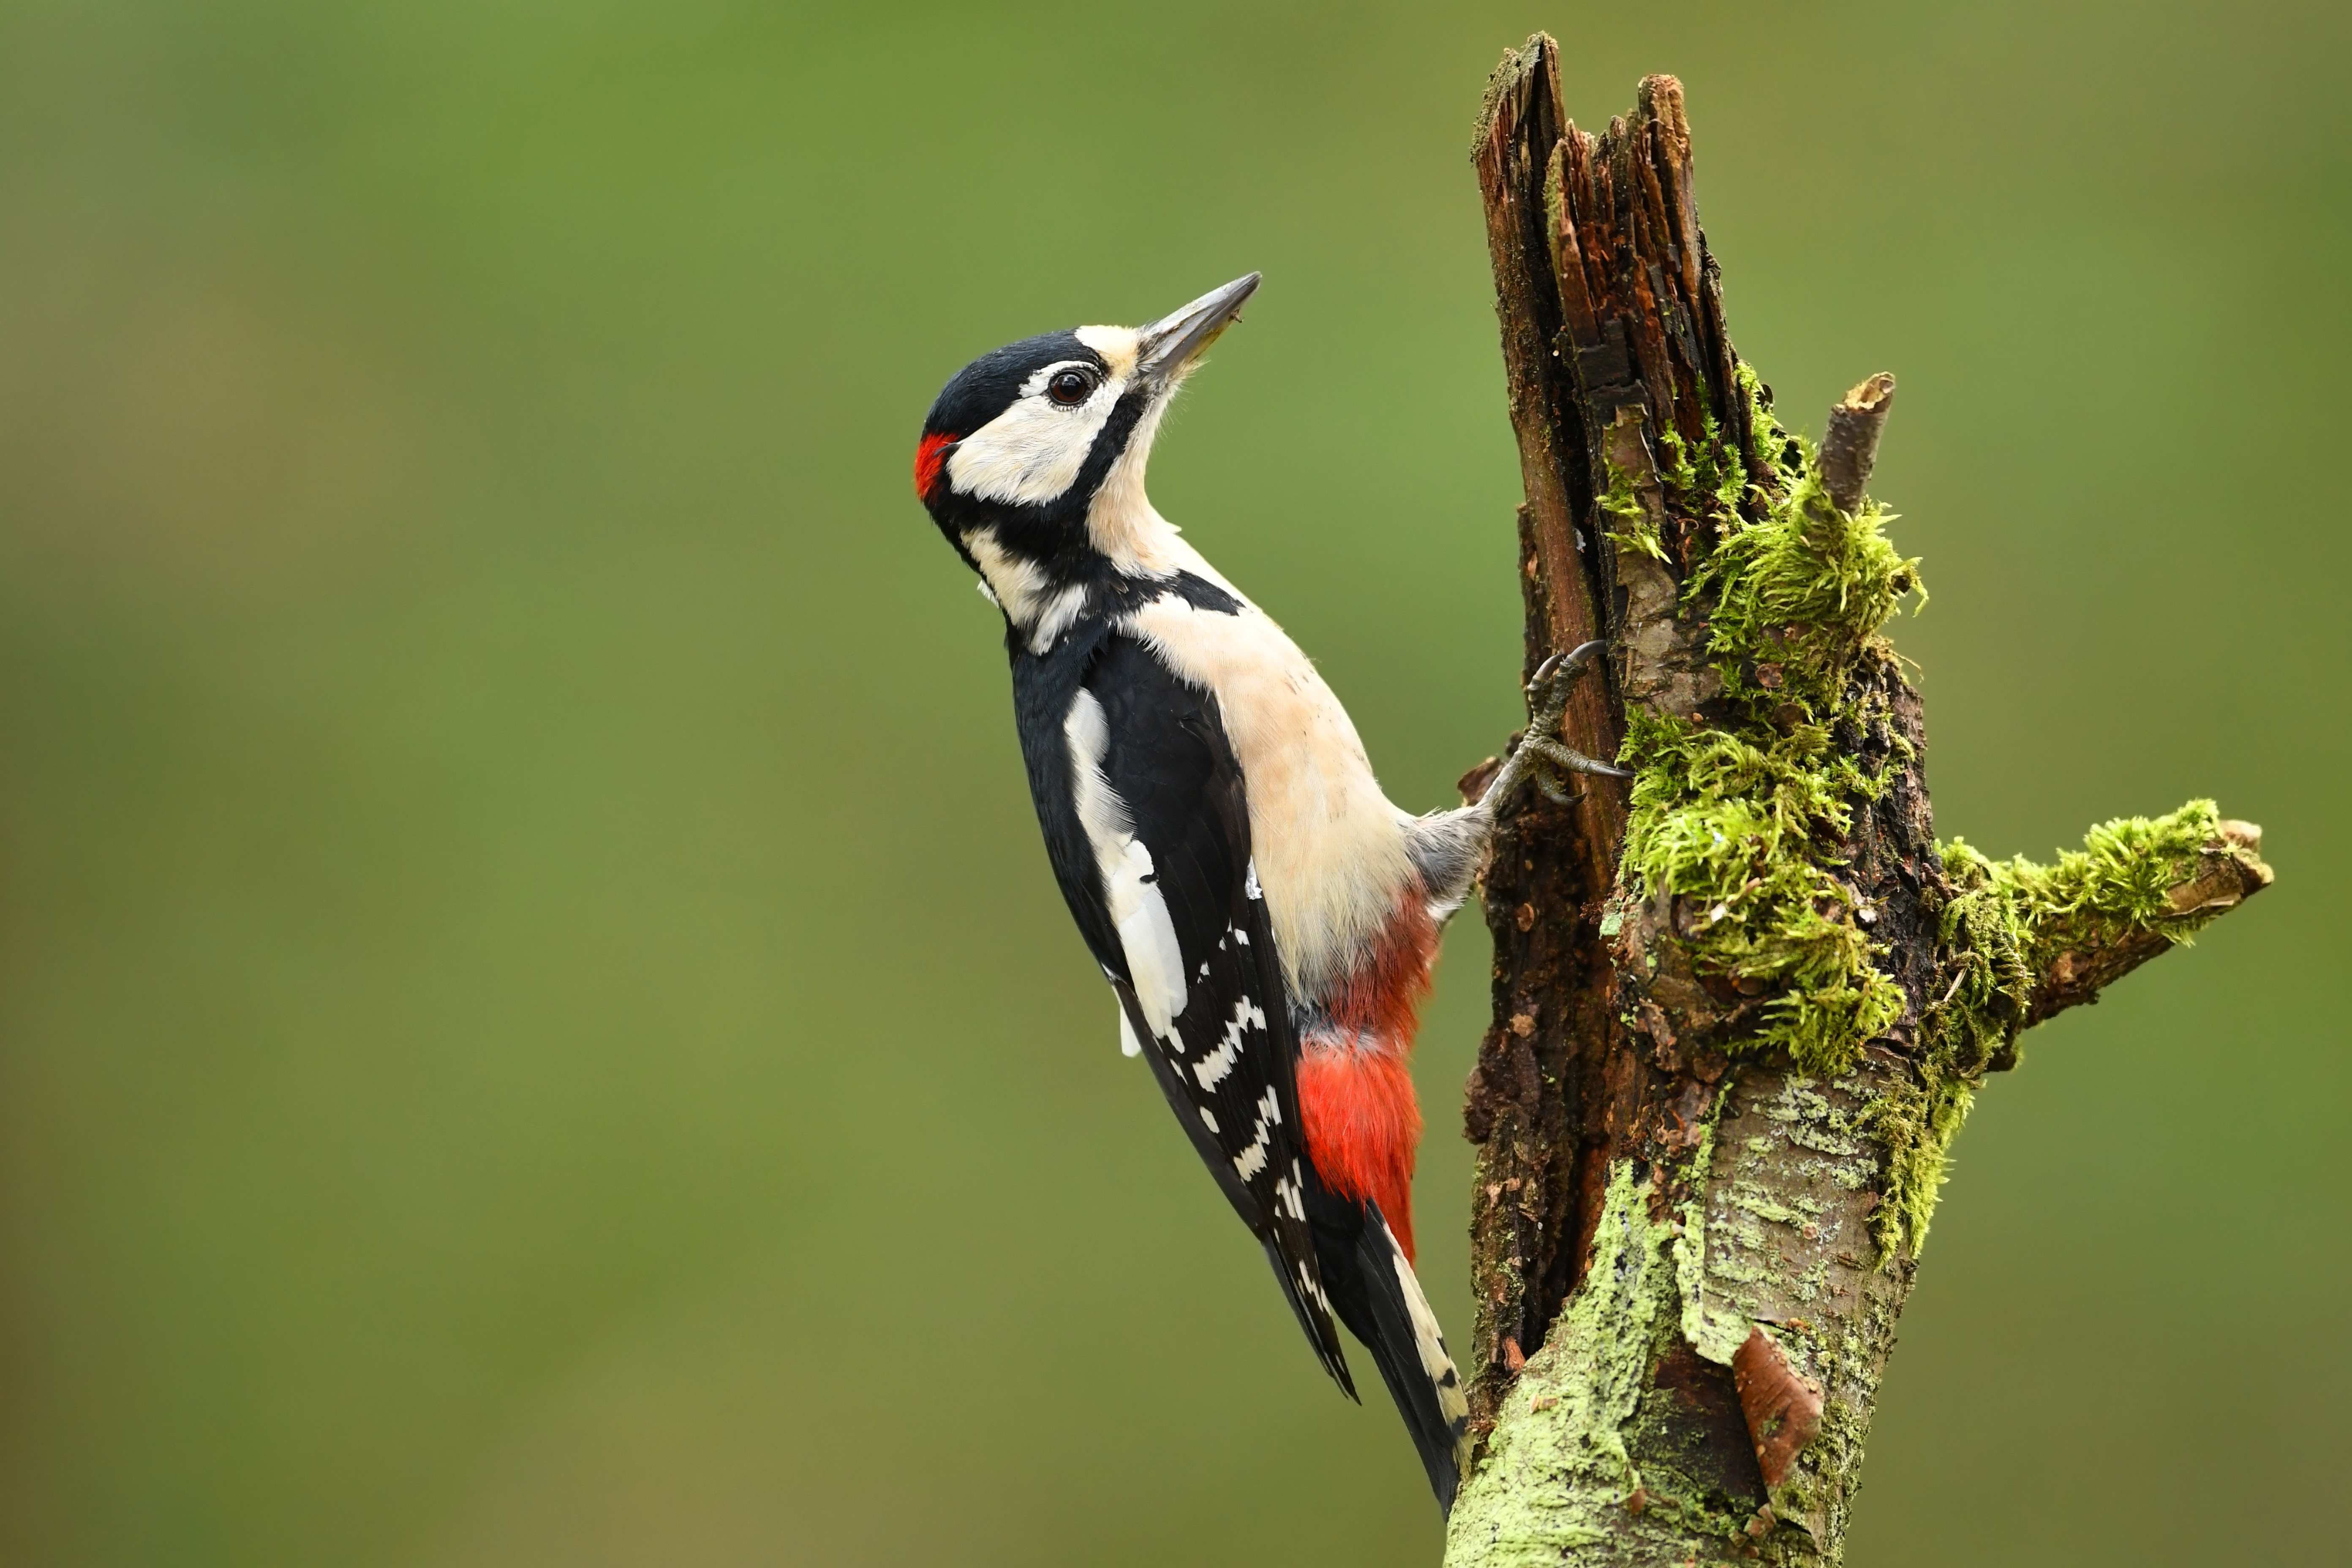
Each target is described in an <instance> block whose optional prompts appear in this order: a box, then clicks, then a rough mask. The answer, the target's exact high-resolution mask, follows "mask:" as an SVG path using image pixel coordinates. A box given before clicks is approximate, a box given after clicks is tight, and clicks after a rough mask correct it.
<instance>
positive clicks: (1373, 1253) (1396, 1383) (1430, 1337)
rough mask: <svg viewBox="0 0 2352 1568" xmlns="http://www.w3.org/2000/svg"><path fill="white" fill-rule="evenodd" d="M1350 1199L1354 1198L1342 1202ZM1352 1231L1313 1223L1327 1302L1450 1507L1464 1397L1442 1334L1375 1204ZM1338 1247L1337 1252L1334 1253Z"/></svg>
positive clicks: (1463, 1436)
mask: <svg viewBox="0 0 2352 1568" xmlns="http://www.w3.org/2000/svg"><path fill="white" fill-rule="evenodd" d="M1349 1206H1350V1207H1353V1206H1354V1205H1349ZM1359 1212H1360V1215H1361V1223H1360V1225H1358V1226H1355V1227H1353V1228H1354V1232H1355V1234H1354V1235H1353V1236H1352V1237H1346V1236H1344V1235H1339V1234H1334V1232H1333V1231H1332V1230H1331V1229H1329V1228H1327V1227H1325V1226H1317V1240H1318V1243H1321V1244H1322V1246H1321V1247H1319V1248H1318V1250H1321V1251H1322V1252H1323V1277H1324V1279H1325V1280H1326V1282H1327V1283H1328V1285H1329V1286H1330V1288H1331V1304H1332V1306H1333V1307H1334V1308H1336V1309H1337V1310H1338V1311H1339V1321H1341V1322H1343V1323H1345V1324H1347V1325H1348V1330H1349V1332H1351V1333H1353V1334H1354V1335H1355V1336H1356V1337H1357V1338H1358V1339H1360V1340H1361V1341H1362V1342H1364V1348H1365V1349H1367V1350H1369V1351H1370V1352H1372V1360H1373V1362H1374V1363H1377V1364H1378V1365H1379V1367H1380V1369H1381V1381H1382V1382H1384V1383H1386V1384H1388V1385H1389V1394H1390V1396H1391V1398H1393V1399H1394V1400H1395V1401H1396V1405H1397V1411H1398V1413H1399V1414H1400V1415H1402V1416H1403V1417H1404V1425H1405V1430H1406V1431H1407V1432H1408V1433H1409V1434H1411V1436H1412V1446H1413V1447H1414V1448H1415V1449H1416V1450H1418V1451H1419V1452H1420V1455H1421V1463H1422V1468H1423V1469H1425V1470H1427V1471H1428V1472H1429V1487H1430V1490H1432V1491H1433V1492H1435V1493H1436V1494H1437V1506H1438V1508H1439V1509H1440V1510H1445V1511H1448V1512H1450V1511H1451V1510H1453V1507H1454V1491H1455V1489H1457V1488H1458V1487H1459V1486H1460V1485H1461V1481H1462V1467H1463V1465H1464V1463H1465V1461H1466V1459H1467V1458H1468V1449H1469V1428H1470V1405H1469V1401H1468V1399H1467V1398H1466V1397H1465V1394H1464V1391H1463V1387H1462V1377H1461V1374H1460V1373H1458V1372H1456V1371H1455V1370H1454V1358H1453V1356H1451V1355H1450V1354H1448V1353H1447V1352H1446V1349H1445V1336H1444V1333H1443V1332H1441V1331H1440V1330H1439V1328H1438V1325H1437V1314H1436V1313H1434V1312H1433V1311H1431V1310H1430V1307H1429V1298H1428V1297H1427V1296H1425V1295H1423V1293H1422V1289H1421V1281H1420V1279H1417V1278H1415V1276H1414V1274H1413V1271H1412V1264H1411V1263H1409V1262H1407V1261H1406V1260H1405V1256H1404V1249H1403V1248H1402V1247H1399V1246H1398V1245H1397V1240H1396V1237H1394V1236H1393V1235H1391V1233H1390V1230H1389V1226H1388V1222H1387V1220H1385V1219H1384V1218H1382V1217H1381V1208H1380V1205H1378V1204H1376V1203H1371V1202H1366V1203H1365V1204H1364V1205H1362V1207H1361V1209H1360V1211H1359ZM1335 1254H1338V1256H1335Z"/></svg>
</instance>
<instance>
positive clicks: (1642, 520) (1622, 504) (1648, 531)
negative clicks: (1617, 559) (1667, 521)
mask: <svg viewBox="0 0 2352 1568" xmlns="http://www.w3.org/2000/svg"><path fill="white" fill-rule="evenodd" d="M1596 504H1597V505H1599V507H1600V508H1601V510H1602V511H1604V512H1607V513H1608V514H1609V515H1610V516H1611V517H1613V518H1615V519H1616V520H1617V523H1618V526H1617V527H1615V528H1612V529H1610V530H1608V534H1609V538H1610V540H1611V542H1613V543H1614V544H1616V545H1617V547H1618V548H1619V549H1621V550H1638V551H1640V552H1642V553H1643V554H1644V555H1653V556H1655V557H1656V558H1657V559H1659V560H1660V561H1664V559H1665V558H1666V548H1665V545H1664V542H1661V541H1660V540H1659V538H1658V524H1657V521H1656V520H1655V519H1654V518H1652V517H1651V516H1650V509H1649V508H1647V507H1645V506H1643V504H1642V493H1641V490H1640V489H1639V488H1638V485H1637V483H1636V481H1635V479H1634V478H1633V475H1632V474H1631V473H1628V472H1627V471H1626V470H1625V469H1623V468H1619V467H1618V466H1617V465H1615V464H1614V463H1612V464H1611V465H1610V466H1609V489H1607V490H1606V491H1605V492H1603V493H1602V494H1601V497H1600V498H1599V500H1598V501H1597V502H1596Z"/></svg>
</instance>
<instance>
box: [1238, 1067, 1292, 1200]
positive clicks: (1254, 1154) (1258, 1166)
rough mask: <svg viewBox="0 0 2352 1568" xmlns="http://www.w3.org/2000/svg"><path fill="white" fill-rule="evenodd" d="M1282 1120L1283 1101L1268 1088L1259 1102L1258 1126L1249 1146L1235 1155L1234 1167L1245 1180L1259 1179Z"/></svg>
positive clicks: (1253, 1132) (1252, 1134)
mask: <svg viewBox="0 0 2352 1568" xmlns="http://www.w3.org/2000/svg"><path fill="white" fill-rule="evenodd" d="M1280 1121H1282V1102H1281V1101H1279V1100H1276V1099H1275V1096H1274V1090H1273V1089H1267V1090H1266V1091H1265V1097H1264V1098H1263V1099H1261V1100H1259V1101H1258V1102H1257V1126H1256V1128H1255V1130H1254V1131H1252V1133H1251V1136H1250V1144H1249V1147H1248V1148H1246V1149H1244V1150H1243V1151H1242V1152H1240V1153H1238V1154H1236V1155H1234V1170H1235V1171H1237V1172H1239V1173H1241V1178H1242V1180H1243V1181H1244V1182H1254V1181H1255V1180H1257V1177H1258V1173H1259V1172H1261V1171H1263V1170H1265V1162H1266V1156H1267V1154H1268V1153H1269V1152H1272V1148H1273V1143H1274V1129H1275V1127H1276V1125H1277V1124H1278V1123H1279V1122H1280Z"/></svg>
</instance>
